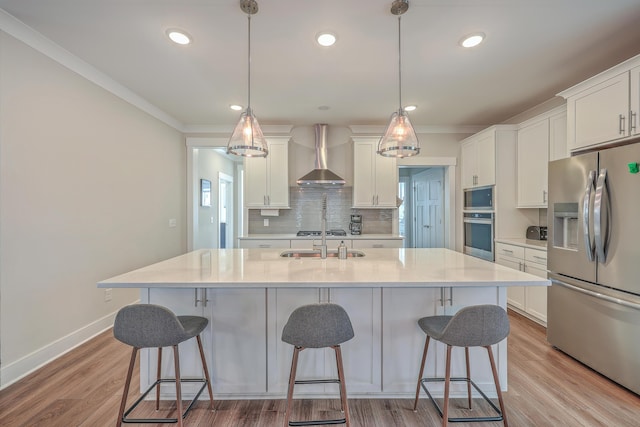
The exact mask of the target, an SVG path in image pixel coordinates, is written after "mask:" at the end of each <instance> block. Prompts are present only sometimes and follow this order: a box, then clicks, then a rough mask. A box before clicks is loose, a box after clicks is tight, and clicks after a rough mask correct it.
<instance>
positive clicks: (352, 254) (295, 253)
mask: <svg viewBox="0 0 640 427" xmlns="http://www.w3.org/2000/svg"><path fill="white" fill-rule="evenodd" d="M280 256H281V257H284V258H320V251H313V250H305V249H297V250H290V251H284V252H282V253H281V254H280ZM363 256H364V252H362V251H347V258H360V257H363ZM327 258H338V251H335V250H330V251H327Z"/></svg>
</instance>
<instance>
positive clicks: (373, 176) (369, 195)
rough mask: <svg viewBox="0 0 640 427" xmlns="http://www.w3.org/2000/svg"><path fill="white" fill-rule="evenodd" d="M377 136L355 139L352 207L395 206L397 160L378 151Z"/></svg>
mask: <svg viewBox="0 0 640 427" xmlns="http://www.w3.org/2000/svg"><path fill="white" fill-rule="evenodd" d="M377 148H378V139H377V138H375V139H374V138H354V144H353V162H354V164H353V207H354V208H396V207H397V205H396V202H397V200H396V196H397V192H398V171H397V167H396V165H397V162H396V159H395V158H393V157H384V156H380V155H378V153H377V152H376V150H377Z"/></svg>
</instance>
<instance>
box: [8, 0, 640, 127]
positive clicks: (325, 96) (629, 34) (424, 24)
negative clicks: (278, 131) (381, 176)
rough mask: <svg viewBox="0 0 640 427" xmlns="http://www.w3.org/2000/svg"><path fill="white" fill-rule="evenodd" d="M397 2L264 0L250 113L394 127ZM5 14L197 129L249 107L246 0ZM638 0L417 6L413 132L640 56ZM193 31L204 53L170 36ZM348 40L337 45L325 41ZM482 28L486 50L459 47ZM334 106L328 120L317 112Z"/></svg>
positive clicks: (407, 81)
mask: <svg viewBox="0 0 640 427" xmlns="http://www.w3.org/2000/svg"><path fill="white" fill-rule="evenodd" d="M391 2H392V1H391V0H321V1H318V0H316V1H310V0H258V4H259V7H260V11H259V13H258V14H257V15H254V16H253V18H252V21H251V27H252V94H251V97H252V98H251V104H252V107H253V110H254V112H255V113H256V115H257V116H258V119H259V120H260V123H261V124H263V125H268V124H271V125H277V124H288V125H294V126H303V125H309V124H313V123H319V122H323V123H328V124H330V125H355V124H358V125H384V124H385V123H386V122H387V120H388V117H389V115H390V114H391V113H392V112H393V111H394V110H397V108H398V70H397V65H398V63H397V43H398V40H397V31H398V27H397V18H396V17H395V16H394V15H392V14H391V13H390V6H391ZM0 8H2V9H4V10H5V11H6V12H8V13H9V14H11V15H13V16H14V17H15V18H17V19H18V20H20V21H22V22H23V23H24V24H26V25H27V26H29V27H31V28H33V29H35V30H36V31H38V32H40V33H42V34H43V35H44V36H46V37H47V38H49V39H50V40H52V41H54V42H55V43H57V44H58V45H60V46H61V47H63V48H64V49H66V50H68V51H69V52H71V53H72V54H73V55H75V56H77V57H79V58H81V59H82V60H84V61H86V62H87V63H89V64H91V65H92V66H94V67H95V68H97V69H98V70H100V71H101V72H103V73H104V74H106V75H108V76H110V77H111V78H112V79H113V80H115V81H116V82H119V83H120V84H121V85H124V86H125V87H127V88H129V89H130V90H131V91H133V92H135V93H136V94H138V95H139V96H140V97H142V98H144V99H146V100H147V101H149V102H150V103H151V104H153V105H155V106H156V107H158V108H159V109H161V110H162V111H164V112H166V113H167V114H168V115H170V116H171V117H173V118H175V119H176V120H177V121H178V122H179V123H181V124H182V125H184V126H185V127H186V128H188V127H190V126H194V125H208V126H213V125H223V126H229V129H231V128H232V127H233V125H234V124H235V122H236V120H237V118H238V117H239V113H238V112H235V111H231V110H230V109H229V105H230V104H242V105H246V101H247V18H246V15H245V14H244V13H243V12H242V11H241V10H240V6H239V0H55V1H54V0H0ZM639 22H640V1H639V0H411V1H410V8H409V11H408V12H407V13H406V14H405V15H403V18H402V51H403V59H402V68H403V70H402V75H403V101H404V103H405V104H417V105H418V109H417V110H416V111H414V112H412V113H410V117H411V120H412V122H413V124H414V126H454V127H455V126H465V125H469V126H471V125H490V124H495V123H500V122H503V121H505V120H507V119H508V118H510V117H512V116H514V115H515V114H518V113H520V112H523V111H525V110H527V109H529V108H531V107H534V106H536V105H538V104H540V103H542V102H544V101H547V100H549V99H551V98H553V97H554V96H555V94H556V93H558V92H559V91H561V90H563V89H566V88H568V87H570V86H572V85H574V84H576V83H578V82H580V81H582V80H584V79H585V78H588V77H590V76H592V75H594V74H596V73H598V72H600V71H603V70H605V69H607V68H609V67H611V66H613V65H615V64H617V63H619V62H622V61H623V60H625V59H627V58H630V57H632V56H635V55H636V54H638V53H640V24H639ZM173 27H178V28H181V29H184V30H186V31H187V32H188V33H190V34H191V35H192V37H193V39H194V42H193V44H192V45H190V46H187V47H182V46H178V45H174V44H172V43H170V42H169V41H168V39H167V38H166V36H165V31H166V29H168V28H173ZM326 29H330V30H333V31H335V32H336V33H337V35H338V42H337V44H336V45H335V46H334V47H332V48H322V47H320V46H319V45H317V44H316V43H315V40H314V36H315V34H316V33H318V32H319V31H321V30H326ZM476 31H483V32H484V33H486V34H487V38H486V41H485V43H484V44H482V45H481V46H479V47H478V48H476V49H471V50H469V49H463V48H461V47H460V46H459V45H458V41H459V40H460V38H461V37H462V36H463V35H465V34H468V33H472V32H476ZM320 106H327V107H329V109H327V110H320V109H319V108H318V107H320Z"/></svg>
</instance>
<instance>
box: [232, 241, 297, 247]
mask: <svg viewBox="0 0 640 427" xmlns="http://www.w3.org/2000/svg"><path fill="white" fill-rule="evenodd" d="M238 244H239V247H240V249H248V248H262V249H267V248H288V247H290V244H291V241H290V240H289V239H239V243H238Z"/></svg>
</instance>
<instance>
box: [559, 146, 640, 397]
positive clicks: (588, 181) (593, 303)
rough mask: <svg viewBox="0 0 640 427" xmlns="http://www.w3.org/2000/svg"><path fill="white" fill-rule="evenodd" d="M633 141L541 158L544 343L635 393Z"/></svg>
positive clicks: (639, 198) (638, 211) (639, 339)
mask: <svg viewBox="0 0 640 427" xmlns="http://www.w3.org/2000/svg"><path fill="white" fill-rule="evenodd" d="M638 164H640V143H635V144H630V145H624V146H618V147H613V148H608V149H603V150H599V151H593V152H589V153H586V154H581V155H578V156H574V157H570V158H568V159H562V160H557V161H553V162H550V163H549V202H548V211H547V213H548V224H547V225H548V227H549V228H548V237H547V238H548V243H547V245H548V270H549V279H551V282H552V285H551V287H550V288H549V292H548V294H547V295H548V296H547V300H548V313H547V316H548V317H547V340H548V341H549V343H550V344H551V345H553V346H555V347H556V348H558V349H560V350H562V351H563V352H565V353H567V354H569V355H571V356H572V357H574V358H575V359H577V360H579V361H581V362H582V363H584V364H586V365H588V366H590V367H591V368H593V369H594V370H596V371H598V372H600V373H602V374H603V375H605V376H607V377H609V378H610V379H612V380H613V381H615V382H617V383H619V384H621V385H623V386H624V387H626V388H628V389H630V390H632V391H634V392H635V393H638V394H640V173H638Z"/></svg>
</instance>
